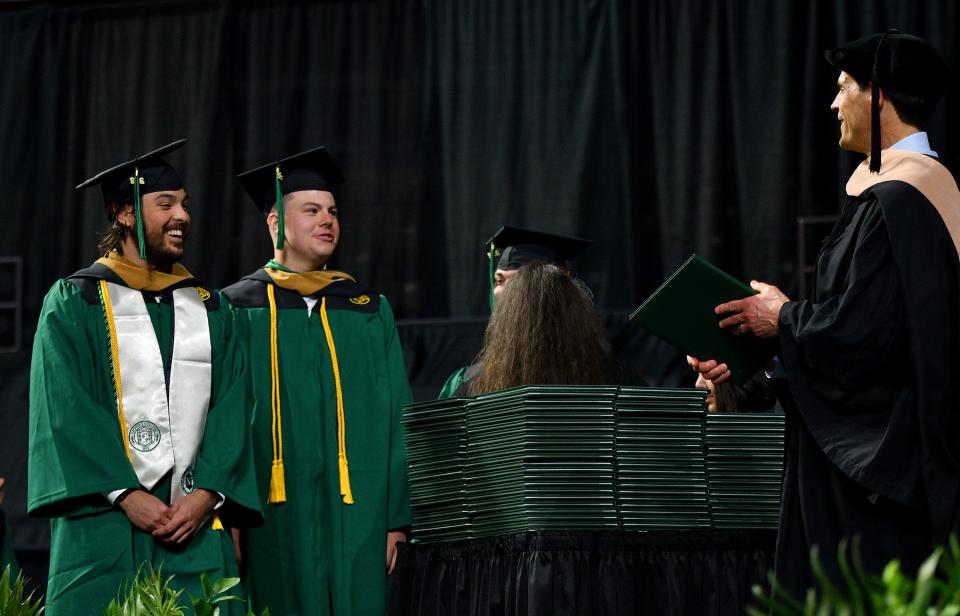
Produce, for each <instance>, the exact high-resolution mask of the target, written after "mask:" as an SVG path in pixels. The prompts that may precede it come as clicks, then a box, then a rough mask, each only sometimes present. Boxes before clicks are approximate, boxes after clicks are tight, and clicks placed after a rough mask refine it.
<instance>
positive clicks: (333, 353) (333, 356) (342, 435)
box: [320, 297, 353, 505]
mask: <svg viewBox="0 0 960 616" xmlns="http://www.w3.org/2000/svg"><path fill="white" fill-rule="evenodd" d="M320 320H321V321H323V333H324V334H326V336H327V347H329V349H330V363H331V364H332V365H333V382H334V384H335V385H336V386H337V466H338V468H339V471H340V496H342V497H343V502H344V503H346V504H347V505H352V504H353V492H352V491H351V490H350V468H349V465H348V463H347V426H346V421H345V419H344V416H343V389H342V388H341V387H340V365H339V364H338V363H337V347H336V346H335V345H334V344H333V332H331V331H330V321H328V320H327V298H326V297H324V298H323V300H321V302H320Z"/></svg>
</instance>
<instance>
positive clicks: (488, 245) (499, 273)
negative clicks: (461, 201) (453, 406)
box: [438, 226, 591, 398]
mask: <svg viewBox="0 0 960 616" xmlns="http://www.w3.org/2000/svg"><path fill="white" fill-rule="evenodd" d="M590 244H591V241H590V240H585V239H581V238H578V237H571V236H567V235H555V234H553V233H544V232H543V231H537V230H533V229H523V228H521V227H511V226H503V227H501V228H500V230H499V231H497V232H496V233H495V234H494V235H493V237H491V238H490V239H488V240H487V241H486V242H484V249H485V250H486V252H487V258H488V259H489V266H490V269H489V273H490V309H491V310H493V308H494V304H496V303H497V302H498V301H499V300H498V298H499V297H500V294H501V293H502V292H503V290H504V289H506V288H507V285H509V284H510V281H511V280H512V279H513V277H514V276H515V275H516V273H517V271H518V270H519V269H520V268H521V267H523V266H524V265H527V264H529V263H535V262H542V263H550V264H552V265H555V266H557V267H559V268H560V269H562V270H563V271H564V272H566V273H567V274H568V275H570V276H574V277H575V276H576V272H575V271H574V269H573V266H572V262H573V260H574V259H575V258H576V257H577V256H578V255H579V254H580V253H581V252H583V250H584V249H586V248H587V247H588V246H589V245H590ZM479 371H480V365H479V364H476V363H474V364H470V365H469V366H463V367H461V368H459V369H458V370H457V371H456V372H454V373H453V374H451V375H450V376H449V377H448V378H447V380H446V382H445V383H444V384H443V388H442V389H441V390H440V395H439V396H438V397H439V398H450V397H451V396H464V395H466V393H467V389H468V387H469V384H470V381H472V380H473V379H474V378H476V376H477V374H478V373H479Z"/></svg>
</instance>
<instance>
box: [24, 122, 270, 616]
mask: <svg viewBox="0 0 960 616" xmlns="http://www.w3.org/2000/svg"><path fill="white" fill-rule="evenodd" d="M185 141H186V140H181V141H177V142H174V143H171V144H169V145H167V146H164V147H162V148H160V149H158V150H155V151H153V152H150V153H149V154H146V155H144V156H141V157H138V158H136V159H134V160H132V161H129V162H126V163H122V164H120V165H117V166H115V167H112V168H111V169H108V170H107V171H104V172H102V173H100V174H98V175H97V176H95V177H93V178H91V179H90V180H87V181H86V182H84V183H82V184H81V185H80V186H78V187H77V188H85V187H88V186H95V185H100V186H101V188H102V191H103V197H104V202H105V204H106V206H107V216H108V219H109V221H110V223H111V226H110V228H109V229H108V230H107V232H106V233H105V234H104V236H103V240H102V241H101V244H100V249H101V252H102V253H103V254H104V256H103V257H102V258H100V259H98V260H97V261H96V262H95V263H94V264H93V265H91V266H90V267H87V268H85V269H82V270H80V271H78V272H76V273H74V274H73V275H71V276H69V277H67V278H65V279H62V280H58V281H57V282H56V283H55V284H54V285H53V287H52V288H51V289H50V291H49V292H48V293H47V296H46V298H45V299H44V302H43V309H42V312H41V314H40V321H39V323H38V324H37V333H36V337H35V339H34V345H33V359H32V365H31V370H30V447H29V460H28V504H27V506H28V511H29V513H30V514H32V515H35V516H44V517H49V518H50V520H51V552H50V577H49V582H48V586H47V599H46V614H47V615H48V616H64V615H67V616H69V615H74V614H75V615H77V616H80V615H83V616H88V615H89V614H97V613H100V611H101V610H102V609H103V607H105V606H106V605H107V604H108V603H109V602H110V601H111V599H112V598H114V597H116V596H117V594H118V592H119V591H121V590H122V587H123V586H124V585H125V584H127V583H129V581H130V580H131V579H132V578H133V577H134V576H135V574H136V573H137V571H138V569H140V568H141V567H142V566H144V565H148V566H152V567H153V568H155V569H156V568H160V567H162V569H163V575H164V577H166V576H170V575H173V576H175V577H174V580H173V587H174V588H176V589H183V590H185V591H187V592H184V593H183V595H182V596H181V600H180V603H181V605H182V606H184V607H186V606H188V605H189V597H188V595H187V593H190V594H192V595H194V596H202V591H201V588H200V581H199V576H200V574H201V573H204V572H205V573H207V574H208V575H210V577H211V578H212V579H213V580H216V579H218V578H221V577H225V576H235V575H237V574H238V568H237V563H236V559H235V557H234V550H233V545H232V541H231V537H230V533H229V532H224V530H223V524H228V525H231V524H232V525H244V524H249V523H259V522H260V521H261V520H262V517H261V515H260V513H259V509H260V504H259V501H258V499H257V495H256V487H255V480H254V476H253V461H252V456H251V454H250V448H249V432H248V431H247V425H248V424H247V421H246V418H245V412H246V406H247V396H246V387H245V381H244V364H243V357H242V354H240V353H238V352H237V349H236V348H235V337H234V336H232V334H231V332H232V330H233V316H232V313H231V310H230V307H229V305H228V304H227V303H226V302H221V301H220V295H219V294H218V293H216V292H215V291H211V290H210V289H208V288H206V287H204V286H203V285H202V284H201V283H200V282H199V281H198V280H196V279H195V278H194V277H193V276H192V275H191V274H190V272H188V271H187V270H186V269H185V268H184V267H183V266H182V265H180V263H179V261H180V260H181V258H182V257H183V252H184V240H185V239H186V235H187V233H188V231H189V228H190V214H189V211H188V208H187V201H188V197H187V192H186V190H185V189H184V186H183V182H182V180H181V179H180V176H179V175H178V173H177V172H176V170H175V169H174V168H173V167H171V166H170V165H169V164H167V163H166V162H165V161H164V160H163V158H161V156H162V155H163V154H166V153H167V152H170V151H172V150H174V149H176V148H178V147H180V146H181V145H183V143H184V142H185ZM222 613H224V614H227V613H230V614H233V613H237V614H245V613H246V611H245V607H244V606H243V605H242V604H241V602H238V601H234V602H227V603H226V604H224V605H223V606H222Z"/></svg>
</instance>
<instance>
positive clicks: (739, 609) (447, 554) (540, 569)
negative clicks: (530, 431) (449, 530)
mask: <svg viewBox="0 0 960 616" xmlns="http://www.w3.org/2000/svg"><path fill="white" fill-rule="evenodd" d="M775 540H776V531H772V530H704V531H693V530H691V531H680V532H654V533H599V532H537V533H533V532H531V533H518V534H512V535H503V536H499V537H491V538H488V539H474V540H471V541H462V542H457V543H447V544H432V545H429V544H428V545H422V544H401V546H400V553H399V556H398V561H397V569H396V571H395V572H394V574H393V576H392V577H391V589H390V610H389V611H390V614H391V616H407V615H416V616H454V615H462V616H467V615H469V616H488V615H490V616H492V615H497V616H500V615H503V616H513V615H517V616H521V615H528V616H534V615H536V616H557V615H564V614H571V615H573V614H577V615H581V614H597V615H617V614H651V615H661V614H665V615H670V614H690V615H696V616H701V615H703V616H711V615H727V614H730V615H734V614H736V615H742V614H744V610H745V608H746V606H747V605H756V601H755V600H754V599H753V597H752V595H751V592H750V588H751V586H753V585H754V584H764V585H765V584H766V575H767V572H768V570H769V569H770V568H771V567H772V566H773V553H774V543H775Z"/></svg>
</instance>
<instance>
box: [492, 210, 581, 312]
mask: <svg viewBox="0 0 960 616" xmlns="http://www.w3.org/2000/svg"><path fill="white" fill-rule="evenodd" d="M592 243H593V242H592V241H591V240H583V239H580V238H578V237H569V236H566V235H554V234H552V233H544V232H542V231H534V230H532V229H522V228H520V227H509V226H504V227H501V228H500V230H499V231H497V232H496V233H495V234H494V235H493V237H491V238H490V239H489V240H487V241H486V244H485V245H486V247H487V257H488V258H489V269H490V308H491V309H492V308H493V282H494V281H493V277H494V273H495V271H496V270H498V269H500V270H505V271H506V270H515V269H520V268H521V267H523V266H524V265H526V264H527V263H533V262H534V261H543V262H546V263H552V264H553V265H559V266H560V267H569V262H570V261H571V260H573V259H575V258H576V257H577V256H578V255H579V254H580V253H581V252H583V250H584V249H585V248H586V247H587V246H589V245H590V244H592ZM497 257H500V258H499V260H496V258H497Z"/></svg>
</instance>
